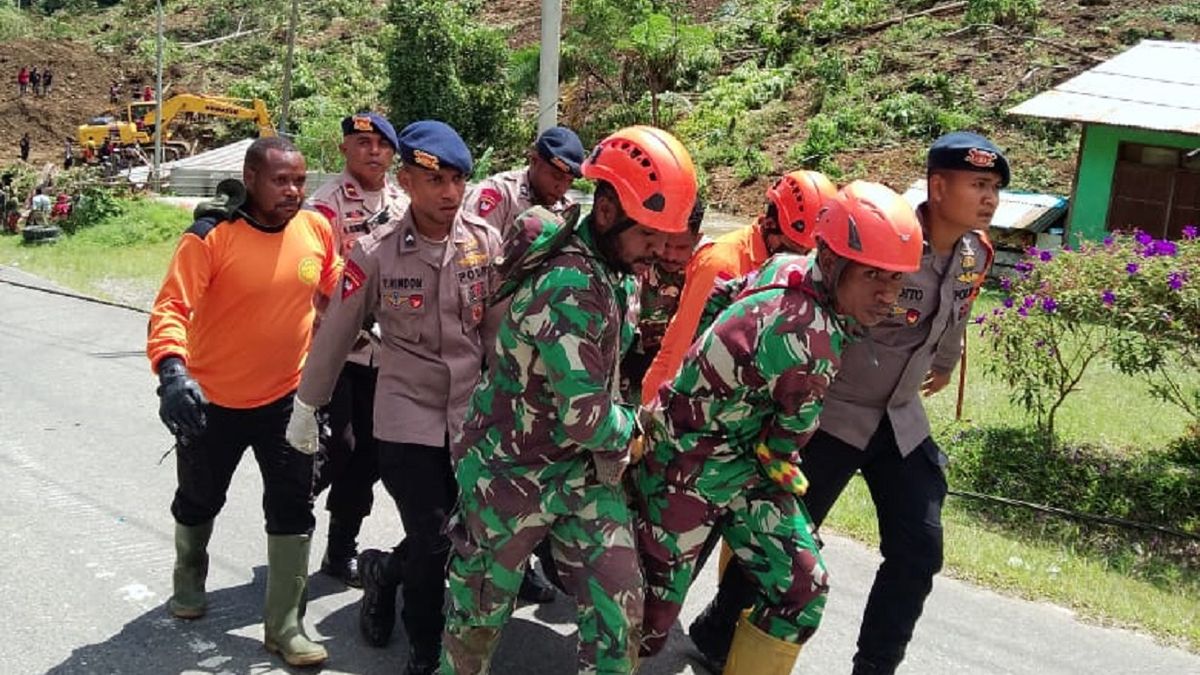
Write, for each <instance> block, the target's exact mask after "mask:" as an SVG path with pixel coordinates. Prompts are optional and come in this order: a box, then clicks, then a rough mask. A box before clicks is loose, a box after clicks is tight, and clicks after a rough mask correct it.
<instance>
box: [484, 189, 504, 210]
mask: <svg viewBox="0 0 1200 675" xmlns="http://www.w3.org/2000/svg"><path fill="white" fill-rule="evenodd" d="M501 199H502V197H501V196H500V191H499V190H497V189H496V188H484V189H483V190H480V191H479V215H481V216H486V215H487V214H489V213H491V212H492V211H495V210H496V207H497V206H499V205H500V200H501Z"/></svg>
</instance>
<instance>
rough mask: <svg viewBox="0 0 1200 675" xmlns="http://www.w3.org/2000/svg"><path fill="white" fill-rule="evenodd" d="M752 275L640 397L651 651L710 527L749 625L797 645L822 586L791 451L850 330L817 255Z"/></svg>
mask: <svg viewBox="0 0 1200 675" xmlns="http://www.w3.org/2000/svg"><path fill="white" fill-rule="evenodd" d="M759 280H760V283H759V284H758V285H756V286H755V287H753V288H751V289H750V290H748V291H747V292H746V293H745V294H744V295H743V296H742V297H741V298H740V299H739V300H738V301H736V302H735V303H733V304H732V305H731V306H730V307H729V308H728V309H727V310H725V311H724V312H722V313H721V314H720V315H719V316H718V317H717V320H716V322H715V323H714V324H713V325H712V327H711V328H710V329H709V330H707V331H706V332H705V333H704V334H703V336H702V337H701V338H700V340H698V341H697V342H696V343H695V344H694V345H693V347H692V349H691V350H690V351H689V353H688V355H687V358H686V359H685V360H684V364H683V367H682V369H681V370H680V372H679V375H678V376H677V377H676V378H675V380H674V382H673V383H671V384H670V385H667V386H664V387H663V388H662V389H661V390H660V393H659V398H658V399H657V401H655V402H654V403H653V404H652V407H651V410H652V411H653V421H652V423H651V424H650V427H649V428H648V429H647V433H648V434H649V435H650V438H651V439H652V440H653V441H654V445H653V449H652V450H651V451H650V452H648V453H647V457H646V459H645V461H644V462H643V463H642V464H641V465H640V466H639V467H638V468H637V470H636V472H635V473H634V477H635V484H636V488H637V489H636V491H635V492H636V495H637V496H636V499H637V502H638V506H637V511H638V514H637V515H638V521H637V537H638V549H639V552H640V553H641V556H642V563H643V567H644V569H645V574H646V583H647V593H646V607H645V615H646V619H645V623H644V626H643V633H644V635H645V637H644V648H645V650H646V651H647V652H648V653H654V652H655V651H657V650H658V649H660V648H661V647H662V645H663V643H665V641H666V637H667V633H668V631H669V630H670V627H671V625H672V624H673V623H674V621H675V619H676V618H677V617H678V614H679V610H680V608H681V606H682V603H683V600H684V597H685V596H686V594H687V590H688V586H689V585H690V584H691V581H692V576H693V574H694V571H695V570H694V566H695V561H696V558H697V556H698V555H699V554H700V551H701V548H702V547H703V544H704V542H705V541H706V539H708V537H709V535H710V530H712V529H714V528H715V529H717V530H719V532H720V534H721V536H723V537H724V538H725V540H726V541H727V542H728V543H729V545H730V547H731V548H732V549H733V552H734V554H735V555H736V556H737V557H738V558H739V559H740V560H741V561H743V563H744V564H745V565H746V568H747V569H749V570H751V574H752V575H753V577H754V579H755V581H756V582H757V586H758V591H759V596H758V598H757V599H756V602H755V605H754V608H753V610H752V612H751V614H750V620H751V621H752V622H753V623H754V624H755V625H756V626H758V627H759V628H761V629H762V630H764V631H766V632H767V633H768V634H769V635H771V636H773V637H776V638H779V639H782V640H788V641H792V642H803V641H804V640H806V639H807V638H808V637H809V636H811V635H812V633H813V632H814V631H815V630H816V628H817V626H818V624H819V623H820V620H821V613H822V610H823V608H824V604H825V593H826V590H827V589H828V584H827V578H826V572H825V567H824V563H823V562H822V560H821V556H820V553H819V551H818V549H817V546H816V544H815V542H814V540H813V536H812V532H811V530H812V528H811V525H810V522H809V518H808V514H807V512H806V511H805V509H804V506H803V505H802V503H801V502H800V497H799V495H800V494H803V491H804V489H805V488H806V483H805V481H804V477H803V474H802V473H800V471H799V468H798V467H799V464H800V453H799V448H801V447H803V446H804V444H805V442H806V441H807V440H808V438H809V437H810V436H811V435H812V434H813V432H814V431H816V428H817V417H818V415H819V414H820V411H821V405H822V399H823V397H824V395H825V390H826V389H827V387H828V386H829V383H830V381H831V380H832V379H833V376H834V374H835V373H836V372H837V369H838V366H839V363H840V355H841V353H842V350H843V348H844V347H845V345H846V343H847V341H848V339H849V333H848V332H847V325H846V323H845V319H843V318H842V317H839V316H838V315H837V314H835V313H834V312H833V311H832V309H831V307H832V298H831V297H830V296H829V292H828V290H827V289H826V288H825V286H824V284H823V283H822V281H821V275H820V271H819V270H818V269H817V267H816V265H815V259H813V258H806V257H800V256H778V257H777V258H776V259H774V260H773V261H772V262H771V263H769V264H768V265H767V266H766V267H764V269H763V271H762V272H761V273H760V275H759Z"/></svg>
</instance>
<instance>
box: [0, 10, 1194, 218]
mask: <svg viewBox="0 0 1200 675" xmlns="http://www.w3.org/2000/svg"><path fill="white" fill-rule="evenodd" d="M83 4H86V3H83ZM109 4H111V3H109ZM288 4H289V3H288V2H286V0H262V1H260V2H254V3H250V2H235V3H217V2H215V1H214V0H179V1H177V2H169V3H167V9H168V12H169V15H168V17H167V20H166V26H167V30H166V34H167V37H168V39H169V42H168V49H167V61H168V64H169V70H168V73H167V75H166V79H167V91H168V93H173V92H178V91H197V92H207V93H228V94H234V95H241V96H246V95H253V96H262V97H263V98H266V99H267V100H268V103H269V104H270V105H271V109H272V110H273V111H277V110H278V99H279V90H280V81H281V73H282V65H281V64H282V54H283V46H282V45H283V38H284V36H285V30H284V29H285V25H286V18H287V6H288ZM386 4H387V3H386V2H383V1H382V0H374V1H373V2H360V3H349V2H344V1H341V0H320V1H314V2H306V3H302V7H303V9H302V27H301V31H300V38H299V40H298V45H299V47H298V50H297V69H296V71H295V73H296V74H295V87H296V99H297V100H296V102H295V104H294V107H293V110H294V111H295V114H296V116H297V120H298V121H297V124H299V125H300V126H301V127H302V128H303V130H302V133H303V134H304V139H305V140H306V142H308V141H312V143H317V142H318V141H319V142H320V143H321V144H310V145H307V146H304V147H305V149H306V152H310V151H312V152H319V153H321V154H322V157H320V158H316V157H314V161H315V162H318V163H319V162H321V161H325V162H327V163H328V162H336V153H332V155H331V152H330V150H329V148H330V147H331V146H330V143H329V139H330V138H335V137H336V120H337V119H338V118H339V117H340V116H341V115H342V114H344V111H345V110H347V109H351V108H357V107H359V106H364V105H369V106H374V107H382V105H383V96H382V90H383V88H384V87H385V85H386V73H387V69H386V65H385V56H384V48H385V46H386V45H387V44H389V41H390V39H391V38H390V34H389V31H388V28H387V26H386V24H385V22H384V20H383V18H382V16H383V14H384V11H385V9H386ZM629 4H631V3H617V2H612V3H611V5H612V7H617V6H618V5H619V6H621V7H624V6H626V5H629ZM539 7H540V3H539V0H495V1H493V2H490V3H483V4H481V5H479V12H478V14H477V16H479V17H480V18H481V20H482V21H483V22H485V23H487V24H489V25H492V26H496V27H499V28H501V29H502V30H504V31H506V36H507V43H508V45H509V47H511V48H512V49H513V50H514V51H513V57H512V58H513V64H514V65H513V72H514V73H520V72H524V73H525V75H524V79H521V76H520V75H513V77H514V80H513V86H514V87H516V88H518V90H520V91H521V92H522V94H524V95H528V94H530V93H531V89H530V86H529V77H528V72H529V69H528V66H529V64H530V63H536V51H535V50H532V49H530V46H531V45H533V44H535V43H536V41H537V38H538V34H539V24H538V19H537V17H538V11H539ZM597 7H600V8H601V9H605V3H603V2H599V1H598V0H589V1H588V2H582V0H580V1H579V2H576V3H571V2H569V1H568V2H567V3H566V7H565V9H566V11H567V12H568V23H569V26H568V30H567V35H566V38H565V42H564V44H565V45H566V47H567V49H568V53H567V54H566V55H565V56H564V80H565V81H564V85H563V95H564V102H563V106H562V114H563V119H564V122H565V123H568V124H572V125H574V126H576V127H578V128H579V129H580V131H581V132H582V135H583V136H584V137H585V141H586V142H589V143H590V142H594V141H595V140H596V139H597V138H598V137H599V135H601V134H602V133H603V132H604V131H605V130H607V129H611V128H612V127H613V126H616V125H618V124H621V123H628V122H630V121H648V120H649V119H650V118H651V115H652V114H653V112H654V111H653V110H652V107H651V106H652V103H651V99H652V97H651V96H650V95H649V94H648V93H647V92H648V88H652V87H651V85H650V84H647V83H651V84H652V83H654V82H658V84H657V85H656V86H660V87H662V88H663V89H664V91H662V92H661V93H659V94H658V100H656V101H654V102H653V105H657V106H658V108H657V114H658V115H659V120H660V124H663V125H665V126H670V127H671V128H673V129H674V130H675V131H676V132H677V133H678V134H679V135H680V136H682V137H683V138H684V140H685V141H686V142H687V143H688V144H689V146H690V147H691V148H692V150H693V153H694V155H695V156H696V159H697V161H698V163H700V164H701V165H702V166H703V167H704V168H705V169H706V172H707V176H708V182H707V190H708V196H709V199H710V201H711V202H712V203H714V204H715V205H716V206H718V207H719V208H722V209H724V210H727V211H731V212H734V213H741V214H746V215H749V214H753V213H754V212H756V211H757V210H758V209H759V208H760V206H761V201H762V195H763V193H764V191H765V189H766V187H767V186H768V185H769V183H770V181H771V180H772V176H774V175H776V174H777V173H778V172H781V171H785V170H790V169H792V168H798V167H800V166H809V167H815V168H820V169H822V170H825V171H827V172H828V173H830V174H831V175H833V176H835V177H836V178H837V179H839V180H842V181H844V180H849V179H852V178H858V177H871V178H874V179H876V180H882V181H884V182H888V183H890V184H892V185H893V186H895V187H903V186H906V185H907V184H908V183H909V182H911V180H912V179H913V178H915V177H918V176H919V175H920V173H921V160H922V153H923V149H924V147H925V146H926V145H927V144H928V142H929V141H930V140H931V139H932V138H934V137H935V136H936V135H937V134H938V133H940V132H941V131H944V130H946V129H949V128H958V127H969V128H976V129H980V130H982V131H984V132H985V133H988V134H991V135H993V136H994V137H995V138H996V139H997V140H998V141H999V142H1000V143H1001V145H1002V146H1004V147H1005V148H1006V149H1007V150H1008V151H1009V153H1010V155H1011V160H1012V163H1013V166H1014V186H1015V187H1019V188H1027V189H1036V190H1048V191H1054V192H1059V193H1065V192H1067V191H1068V190H1069V186H1070V180H1071V174H1072V171H1073V168H1074V161H1075V160H1074V156H1075V149H1076V144H1077V142H1078V130H1077V129H1075V128H1073V127H1071V126H1069V125H1058V124H1052V123H1039V122H1031V121H1027V120H1018V119H1012V118H1009V117H1007V116H1005V115H1004V110H1006V109H1007V108H1009V107H1011V106H1012V105H1015V104H1016V103H1018V102H1020V101H1022V100H1024V99H1025V98H1027V97H1029V96H1031V95H1034V94H1036V93H1038V92H1040V91H1043V90H1045V89H1047V88H1049V87H1051V86H1053V85H1054V84H1057V83H1059V82H1061V81H1063V80H1065V79H1067V78H1070V77H1072V76H1073V75H1075V74H1077V73H1078V72H1080V71H1082V70H1084V69H1086V68H1089V67H1091V66H1093V65H1095V64H1096V63H1097V62H1099V61H1101V60H1103V59H1104V58H1107V57H1108V56H1111V55H1113V54H1116V53H1119V52H1120V51H1121V50H1123V49H1125V48H1127V47H1128V46H1130V45H1132V44H1136V42H1137V41H1138V40H1140V39H1143V38H1147V37H1150V38H1155V39H1174V40H1197V39H1200V2H1197V1H1195V0H1190V1H1186V2H1164V1H1161V0H1040V1H1039V0H969V1H968V2H948V1H945V0H943V1H942V2H934V1H932V0H899V1H897V2H883V1H882V0H824V2H802V1H800V0H726V1H725V2H719V1H717V0H690V1H688V2H681V3H665V2H664V3H660V4H659V5H658V7H659V10H660V11H663V12H671V13H673V14H674V15H676V16H677V17H678V16H683V17H691V19H692V23H687V22H686V21H685V22H684V24H682V25H684V26H685V29H684V30H691V26H696V27H697V31H696V32H695V35H696V36H697V37H696V40H697V42H696V43H695V44H694V45H692V44H683V43H682V42H680V43H679V44H682V45H683V46H682V47H676V51H675V52H672V53H671V54H668V56H670V57H672V58H676V61H668V63H669V64H670V67H671V68H673V69H674V70H671V76H670V77H669V78H664V77H663V76H662V73H661V72H655V70H654V69H655V68H660V70H661V66H660V65H658V64H661V63H662V61H661V58H662V54H661V53H654V54H650V56H653V57H654V58H658V59H660V60H659V61H654V60H651V59H650V56H647V55H646V52H647V51H648V50H647V48H645V47H644V46H642V47H639V45H638V44H637V41H636V40H632V41H631V40H629V39H626V38H627V37H628V36H627V35H622V34H620V33H619V32H616V33H614V34H613V35H607V34H605V33H604V31H605V30H607V31H609V32H614V30H615V29H614V26H617V27H619V28H622V29H623V30H624V31H625V32H626V33H628V32H629V30H634V29H635V28H636V27H635V28H633V29H631V28H629V27H628V25H623V24H621V23H620V22H619V21H615V20H610V21H607V22H606V23H604V24H603V25H600V24H595V25H600V28H598V29H597V28H595V27H594V26H593V25H592V24H587V25H588V27H587V28H586V29H584V28H580V26H582V25H584V22H585V21H586V20H587V19H588V17H589V16H593V15H594V13H595V12H597V9H596V8H597ZM152 8H153V3H151V2H146V1H138V2H118V3H115V4H114V6H112V7H109V8H107V9H92V10H90V11H86V12H81V13H76V14H69V13H64V12H59V13H56V14H53V15H50V16H40V15H38V14H37V13H36V12H33V11H32V10H31V11H26V12H24V13H23V15H22V17H20V18H21V19H22V21H23V22H24V23H23V24H22V31H23V32H22V33H21V34H19V35H16V36H13V37H14V38H15V39H5V40H3V41H0V72H2V73H3V74H4V77H6V78H10V79H9V81H10V82H11V81H12V79H15V73H16V69H17V68H18V67H19V65H20V64H22V63H27V62H28V63H37V64H46V65H50V66H51V67H52V68H54V71H55V73H56V87H55V93H54V94H53V95H52V96H51V97H48V98H43V99H33V98H32V97H26V98H25V99H21V100H18V99H17V97H16V90H15V87H13V86H7V87H5V88H4V89H3V90H2V91H0V148H2V152H3V156H4V157H5V160H4V161H5V162H7V161H8V159H9V158H11V157H15V153H16V143H17V139H18V138H19V136H20V134H21V133H22V132H24V131H29V132H30V134H31V136H32V138H33V141H34V151H33V158H34V160H36V161H39V162H40V161H60V159H61V152H62V140H63V138H64V137H65V136H66V135H73V133H74V128H75V125H77V124H79V123H81V122H82V121H84V120H86V119H87V118H88V117H90V116H92V115H95V114H98V113H100V112H102V111H104V110H106V109H108V108H109V107H110V106H109V104H108V83H109V81H110V80H112V79H118V80H119V81H121V82H122V83H126V84H129V83H133V82H146V83H148V82H149V80H150V76H151V73H152V68H151V66H152V64H153V54H154V50H153V25H154V23H153V12H152ZM931 9H933V10H938V9H943V10H946V11H935V12H934V13H931V14H928V15H925V16H915V17H911V18H908V19H906V20H903V21H899V22H896V23H894V24H893V25H888V26H880V25H879V22H881V21H883V20H885V19H889V18H895V17H900V16H902V15H905V14H906V13H907V14H914V13H919V12H923V11H926V10H931ZM573 10H575V11H574V13H573ZM2 11H4V12H8V13H9V15H11V13H12V12H13V11H14V10H11V9H5V10H2ZM605 11H616V10H613V9H612V8H611V7H610V8H607V9H605ZM585 12H592V13H593V15H585V14H584V13H585ZM612 16H615V17H617V19H620V18H621V16H622V15H620V14H614V15H612ZM593 18H594V16H593ZM633 20H634V19H629V21H633ZM629 25H632V24H629ZM645 25H652V24H645ZM231 34H238V35H239V37H237V38H235V39H231V40H224V41H219V42H213V43H210V44H207V45H201V46H191V47H189V46H187V45H189V44H193V43H196V42H200V41H205V40H213V39H215V38H220V37H222V36H228V35H231ZM677 34H686V35H692V33H683V32H680V33H677ZM3 35H4V32H3V31H0V37H3ZM605 40H609V42H607V43H606V42H605ZM639 49H641V50H642V51H641V52H639V51H638V50H639ZM688 50H693V51H688ZM639 58H640V59H642V60H638V59H639ZM522 64H524V66H525V70H524V71H521V69H520V67H519V66H521V65H522ZM647 64H649V65H647ZM606 68H608V69H609V70H607V71H606V70H605V69H606ZM656 77H657V79H656ZM664 82H665V86H663V83H664ZM522 110H524V111H526V112H529V111H530V110H532V108H531V107H530V105H525V106H524V107H523V108H522ZM213 126H215V127H216V131H215V132H214V135H215V142H221V141H222V140H223V139H225V138H232V137H236V136H237V135H238V134H239V133H244V132H245V130H244V129H238V128H233V127H230V126H228V125H223V124H214V125H213ZM313 139H315V140H313ZM311 148H319V150H310V149H311Z"/></svg>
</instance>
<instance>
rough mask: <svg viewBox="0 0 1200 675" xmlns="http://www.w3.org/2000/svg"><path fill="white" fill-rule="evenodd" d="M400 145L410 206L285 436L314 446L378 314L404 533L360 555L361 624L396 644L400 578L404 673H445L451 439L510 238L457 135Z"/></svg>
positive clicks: (357, 291) (490, 335) (356, 278)
mask: <svg viewBox="0 0 1200 675" xmlns="http://www.w3.org/2000/svg"><path fill="white" fill-rule="evenodd" d="M397 140H398V143H399V148H400V158H401V161H402V162H403V166H402V167H401V169H400V171H399V172H398V174H397V179H398V180H399V182H400V186H401V187H403V188H404V191H405V192H406V193H407V194H408V196H409V202H408V204H407V206H404V207H401V208H395V207H394V206H393V208H392V210H391V211H390V218H389V221H388V223H387V224H386V225H385V226H383V227H381V228H379V229H377V230H375V231H374V232H372V233H370V234H368V235H365V236H363V237H362V238H361V239H359V240H358V242H357V243H356V244H355V246H354V249H353V250H352V251H351V252H350V257H349V258H347V260H346V269H345V272H344V274H343V276H342V287H341V291H340V292H339V293H338V294H337V295H335V296H334V298H333V299H332V301H331V303H330V305H329V308H328V310H326V313H325V315H324V318H323V320H322V323H321V329H320V330H319V331H318V332H317V336H316V339H315V340H314V341H313V346H312V351H311V353H310V354H309V360H308V363H307V364H306V365H305V367H304V377H303V380H302V382H301V383H300V390H299V391H298V392H297V394H296V409H295V412H294V413H293V415H292V420H291V422H290V423H289V424H288V439H289V440H290V441H292V442H293V443H295V444H296V445H297V446H299V447H304V448H308V449H311V448H315V447H316V446H317V436H318V433H317V420H316V417H315V410H316V408H317V407H319V406H321V405H324V404H325V403H326V402H327V401H329V397H330V395H331V394H332V393H333V391H334V388H335V385H336V382H337V378H338V373H339V371H340V370H341V365H342V363H343V362H344V361H345V359H346V354H347V353H349V351H350V349H351V348H352V346H353V344H354V341H355V339H356V338H357V337H358V334H359V330H360V329H361V327H362V325H363V321H364V320H365V319H366V317H368V316H371V315H374V316H375V317H376V319H377V320H378V321H379V330H380V335H381V339H380V342H381V346H380V351H379V380H378V386H377V388H376V393H375V418H374V429H375V438H376V439H377V440H378V448H379V476H380V479H381V480H382V481H383V485H384V487H385V488H387V491H388V494H390V495H391V496H392V498H393V499H394V500H395V501H396V507H397V509H398V510H399V511H400V519H401V520H402V521H403V523H404V533H405V535H406V538H405V539H404V541H403V542H401V543H400V544H399V545H397V546H396V547H395V549H394V550H393V551H391V552H384V551H378V550H374V549H368V550H366V551H363V552H362V554H361V555H359V558H358V564H359V574H360V575H361V578H362V584H363V598H362V604H361V606H360V608H359V629H360V631H361V632H362V635H363V638H364V639H365V640H366V641H367V643H368V644H370V645H372V646H374V647H382V646H384V645H386V644H387V643H388V641H389V640H390V638H391V635H392V630H393V627H394V625H395V621H396V590H397V587H398V586H399V585H400V584H401V582H403V597H404V611H403V614H402V616H401V619H402V620H403V622H404V629H405V632H406V633H407V634H408V644H409V657H408V665H407V667H406V670H405V673H407V675H429V674H431V673H433V672H434V671H435V670H436V669H437V666H438V657H439V655H440V653H441V637H442V626H443V624H444V622H445V615H444V614H443V612H442V605H443V599H444V595H445V586H446V557H447V556H448V555H449V550H450V542H449V541H448V540H447V539H446V536H445V534H443V529H442V528H443V525H444V524H445V520H446V517H447V514H449V512H450V509H451V507H453V505H454V496H455V490H454V474H453V471H452V468H451V455H450V447H449V443H450V439H451V438H455V437H456V436H458V433H459V430H460V429H461V428H462V420H463V414H464V413H465V411H466V408H467V400H468V398H469V397H470V395H471V392H472V391H473V390H474V389H475V384H476V383H477V382H478V381H479V373H480V370H481V369H482V367H483V360H484V354H485V351H486V350H488V349H490V345H491V344H492V342H493V340H494V336H495V322H496V321H497V320H498V318H499V313H498V312H494V313H490V312H488V311H487V310H488V307H487V305H486V300H487V298H488V296H489V295H490V294H491V292H492V279H493V275H492V272H491V263H492V259H493V258H494V257H495V256H496V255H497V254H498V253H499V247H500V237H499V235H497V234H496V231H495V230H493V229H492V228H491V227H489V226H488V225H487V224H486V223H484V222H483V221H482V220H479V219H478V218H476V217H474V216H472V215H470V214H469V213H466V212H465V211H462V210H461V209H460V208H459V206H460V205H461V204H462V198H463V191H464V190H465V187H466V177H467V176H469V175H470V174H471V167H472V159H471V153H470V151H469V150H467V146H466V144H465V143H463V140H462V138H461V137H459V135H458V133H457V132H456V131H454V129H452V128H451V127H450V126H448V125H446V124H445V123H443V122H438V121H435V120H423V121H420V122H413V123H412V124H410V125H408V126H407V127H405V128H404V129H403V130H402V131H401V132H400V135H399V137H398V139H397Z"/></svg>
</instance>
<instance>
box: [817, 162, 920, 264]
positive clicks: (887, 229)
mask: <svg viewBox="0 0 1200 675" xmlns="http://www.w3.org/2000/svg"><path fill="white" fill-rule="evenodd" d="M816 235H817V239H819V240H820V241H823V242H825V245H826V246H828V247H829V248H830V249H832V250H833V252H834V253H836V254H838V255H839V256H841V257H843V258H845V259H847V260H852V261H854V262H857V263H860V264H863V265H868V266H870V267H878V268H879V269H884V270H888V271H891V272H916V271H917V270H918V269H920V267H921V253H922V252H923V246H924V236H923V235H922V233H921V223H920V222H919V221H918V220H917V214H916V213H915V212H914V211H913V208H912V207H911V206H909V205H908V202H906V201H904V198H903V197H901V196H900V195H898V194H896V193H895V192H893V191H892V189H891V188H889V187H887V186H886V185H881V184H879V183H869V182H867V181H861V180H856V181H854V182H853V183H850V184H849V185H847V186H846V187H844V188H842V190H841V192H840V193H838V196H837V198H836V199H833V200H830V201H829V202H828V204H827V205H826V207H825V208H824V209H823V210H822V211H821V213H820V214H819V215H818V216H817V227H816Z"/></svg>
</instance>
